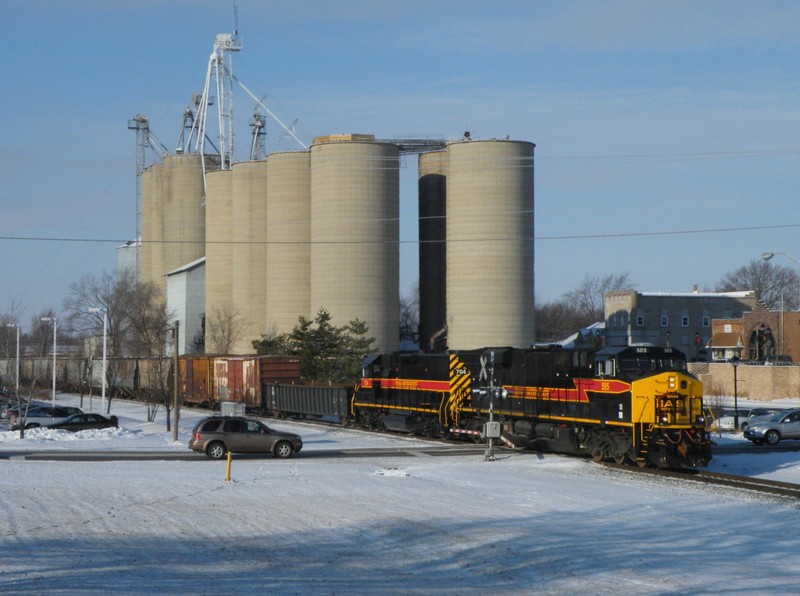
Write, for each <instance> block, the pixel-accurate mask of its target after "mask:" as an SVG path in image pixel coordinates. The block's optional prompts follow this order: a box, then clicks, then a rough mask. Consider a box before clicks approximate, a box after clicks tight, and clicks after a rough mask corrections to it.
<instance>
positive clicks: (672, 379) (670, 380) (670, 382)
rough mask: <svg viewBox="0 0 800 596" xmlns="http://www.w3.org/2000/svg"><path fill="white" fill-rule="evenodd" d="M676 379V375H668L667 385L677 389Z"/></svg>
mask: <svg viewBox="0 0 800 596" xmlns="http://www.w3.org/2000/svg"><path fill="white" fill-rule="evenodd" d="M675 381H676V380H675V377H674V376H672V375H670V376H668V377H667V386H668V387H669V388H670V389H675Z"/></svg>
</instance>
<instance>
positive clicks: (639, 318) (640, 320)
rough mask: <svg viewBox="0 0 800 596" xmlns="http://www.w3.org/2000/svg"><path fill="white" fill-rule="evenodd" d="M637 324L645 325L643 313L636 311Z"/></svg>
mask: <svg viewBox="0 0 800 596" xmlns="http://www.w3.org/2000/svg"><path fill="white" fill-rule="evenodd" d="M636 326H637V327H644V315H643V314H642V313H636Z"/></svg>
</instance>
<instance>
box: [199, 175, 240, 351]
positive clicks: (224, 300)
mask: <svg viewBox="0 0 800 596" xmlns="http://www.w3.org/2000/svg"><path fill="white" fill-rule="evenodd" d="M232 195H233V171H232V170H215V171H212V172H207V173H206V310H205V312H206V352H213V351H215V348H214V346H213V345H211V344H212V343H213V342H211V341H210V325H211V324H213V321H214V320H215V319H218V318H219V316H220V315H223V316H224V315H229V314H232V313H233V292H232V287H233V263H232V258H233V255H232V250H231V239H232V235H233V234H232V228H233V198H232Z"/></svg>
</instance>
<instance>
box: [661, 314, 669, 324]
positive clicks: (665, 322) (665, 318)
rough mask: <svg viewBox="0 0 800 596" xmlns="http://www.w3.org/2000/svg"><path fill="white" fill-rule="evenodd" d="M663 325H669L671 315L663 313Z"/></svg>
mask: <svg viewBox="0 0 800 596" xmlns="http://www.w3.org/2000/svg"><path fill="white" fill-rule="evenodd" d="M661 326H662V327H669V317H668V316H667V315H661Z"/></svg>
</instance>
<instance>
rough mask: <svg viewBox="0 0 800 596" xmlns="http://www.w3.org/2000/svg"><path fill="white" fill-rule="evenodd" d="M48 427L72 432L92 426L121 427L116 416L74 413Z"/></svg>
mask: <svg viewBox="0 0 800 596" xmlns="http://www.w3.org/2000/svg"><path fill="white" fill-rule="evenodd" d="M47 428H61V429H64V430H69V431H72V432H78V431H79V430H88V429H91V428H119V420H118V419H117V417H116V416H110V417H108V418H106V417H105V416H101V415H100V414H73V415H72V416H70V417H69V418H66V419H64V420H62V421H61V422H58V423H56V424H48V425H47Z"/></svg>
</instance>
